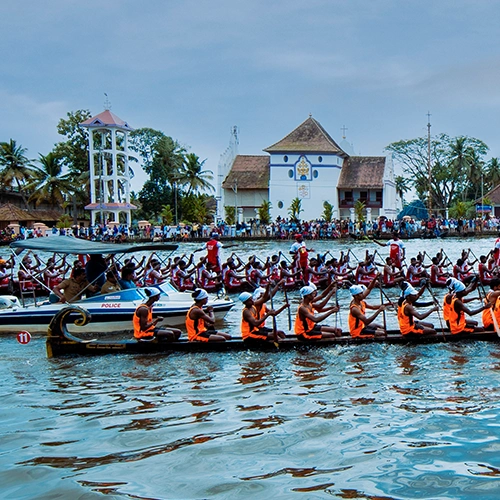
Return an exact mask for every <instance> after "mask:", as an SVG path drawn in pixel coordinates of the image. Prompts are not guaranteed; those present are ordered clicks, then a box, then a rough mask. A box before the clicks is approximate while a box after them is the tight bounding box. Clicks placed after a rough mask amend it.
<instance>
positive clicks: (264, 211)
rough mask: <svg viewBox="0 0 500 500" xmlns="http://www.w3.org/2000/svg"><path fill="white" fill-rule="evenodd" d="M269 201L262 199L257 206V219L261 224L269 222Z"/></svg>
mask: <svg viewBox="0 0 500 500" xmlns="http://www.w3.org/2000/svg"><path fill="white" fill-rule="evenodd" d="M270 210H271V202H270V201H267V200H264V201H263V202H262V203H261V205H260V207H259V208H258V214H259V220H260V222H261V223H262V224H269V223H270V222H271V214H270V213H269V211H270Z"/></svg>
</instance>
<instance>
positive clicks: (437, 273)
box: [430, 256, 450, 286]
mask: <svg viewBox="0 0 500 500" xmlns="http://www.w3.org/2000/svg"><path fill="white" fill-rule="evenodd" d="M431 261H432V266H431V278H430V283H431V285H432V286H446V280H447V279H448V278H449V276H450V275H449V273H447V272H444V271H443V267H442V265H440V264H439V257H437V256H436V257H432V259H431Z"/></svg>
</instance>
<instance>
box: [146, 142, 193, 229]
mask: <svg viewBox="0 0 500 500" xmlns="http://www.w3.org/2000/svg"><path fill="white" fill-rule="evenodd" d="M185 153H186V150H185V149H184V148H183V147H182V146H181V145H180V144H179V143H178V142H177V141H175V140H174V139H172V138H171V137H162V138H161V139H160V140H159V141H158V143H157V144H156V154H155V156H154V158H153V161H152V162H151V166H149V167H145V170H146V172H147V173H148V174H149V177H150V179H151V181H152V182H153V183H154V184H155V185H157V186H158V187H159V188H165V186H166V185H167V184H168V185H170V186H171V187H172V188H173V193H174V215H175V223H176V224H177V222H178V217H177V208H178V207H177V187H178V185H179V179H180V177H181V172H182V166H183V164H184V155H185Z"/></svg>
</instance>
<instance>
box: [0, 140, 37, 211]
mask: <svg viewBox="0 0 500 500" xmlns="http://www.w3.org/2000/svg"><path fill="white" fill-rule="evenodd" d="M26 151H27V149H26V148H23V147H22V146H18V145H17V144H16V141H14V140H13V139H10V141H9V142H1V143H0V167H2V168H1V170H0V184H3V185H4V186H9V187H10V188H11V190H13V189H14V184H15V185H16V187H17V189H18V191H19V193H20V194H21V197H22V199H23V202H24V204H25V206H26V208H28V201H27V199H26V196H25V192H24V186H25V184H26V183H27V182H28V181H29V180H30V179H31V177H32V175H33V168H32V165H31V161H30V160H29V159H28V158H27V157H26Z"/></svg>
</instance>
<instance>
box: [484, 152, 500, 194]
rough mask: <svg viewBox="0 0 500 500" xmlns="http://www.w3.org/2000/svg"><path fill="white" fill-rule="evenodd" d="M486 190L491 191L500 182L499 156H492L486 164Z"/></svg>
mask: <svg viewBox="0 0 500 500" xmlns="http://www.w3.org/2000/svg"><path fill="white" fill-rule="evenodd" d="M484 180H485V181H486V182H485V186H484V187H485V191H486V192H487V191H490V190H492V189H493V188H494V187H496V186H497V185H498V184H499V183H500V162H499V161H498V158H492V159H491V160H490V161H489V162H488V164H487V166H486V175H485V176H484Z"/></svg>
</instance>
